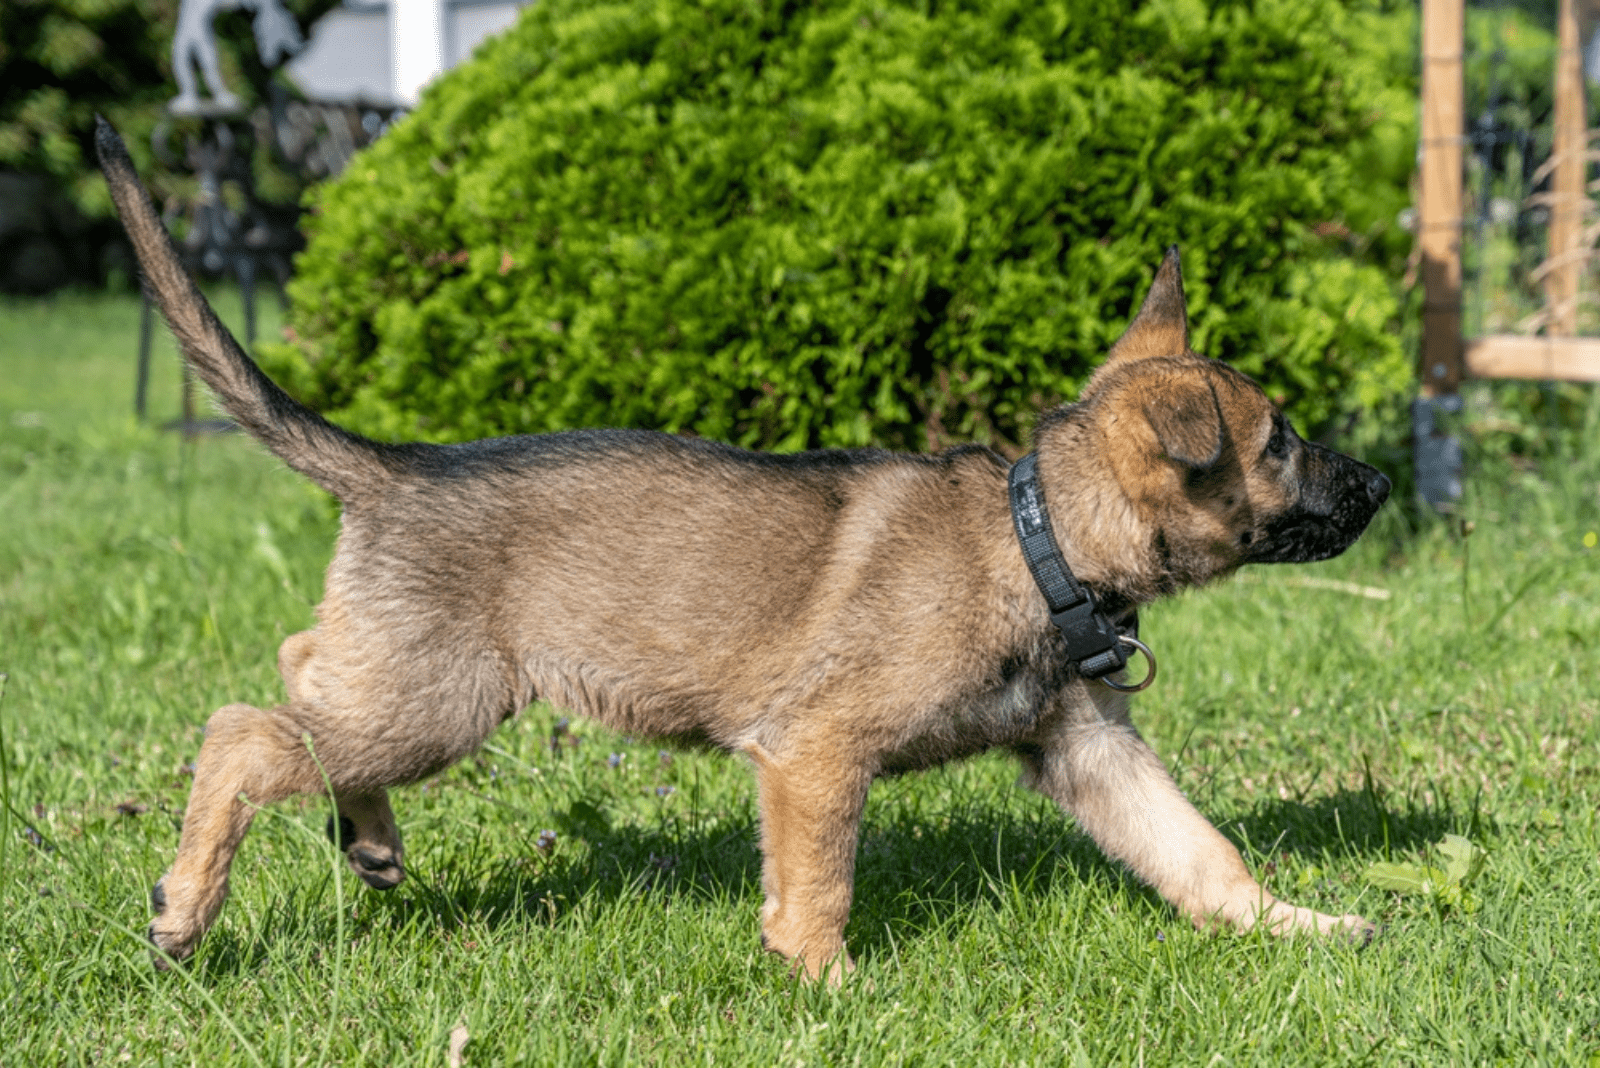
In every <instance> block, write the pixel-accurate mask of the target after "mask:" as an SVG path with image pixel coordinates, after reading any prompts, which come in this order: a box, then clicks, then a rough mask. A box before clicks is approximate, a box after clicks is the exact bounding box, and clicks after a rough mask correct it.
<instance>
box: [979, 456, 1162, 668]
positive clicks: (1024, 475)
mask: <svg viewBox="0 0 1600 1068" xmlns="http://www.w3.org/2000/svg"><path fill="white" fill-rule="evenodd" d="M1011 522H1012V525H1013V526H1015V527H1016V530H1017V542H1018V544H1019V545H1021V546H1022V558H1023V559H1024V560H1026V561H1027V562H1028V570H1029V571H1030V572H1031V573H1032V574H1033V581H1034V584H1035V585H1037V586H1038V587H1039V592H1040V593H1042V594H1044V599H1045V603H1046V604H1047V605H1049V606H1050V622H1052V623H1054V624H1055V625H1056V627H1057V629H1059V630H1060V631H1061V636H1062V637H1063V638H1064V639H1066V643H1067V656H1068V657H1070V658H1071V659H1072V662H1073V664H1074V665H1075V666H1076V667H1077V669H1078V674H1080V675H1082V676H1083V677H1084V678H1088V679H1096V680H1098V681H1100V682H1103V683H1105V684H1106V685H1107V686H1109V687H1111V688H1112V689H1113V690H1121V691H1123V692H1124V693H1137V692H1138V691H1140V690H1142V689H1144V688H1145V687H1147V686H1149V685H1150V684H1151V683H1152V682H1154V681H1155V679H1156V658H1155V654H1153V653H1152V652H1150V647H1149V646H1147V645H1145V644H1144V643H1143V642H1141V641H1140V640H1139V639H1138V637H1136V634H1137V628H1138V625H1139V621H1138V616H1137V615H1135V616H1134V617H1133V621H1132V624H1131V626H1130V627H1129V628H1128V629H1129V630H1131V631H1133V633H1128V631H1126V630H1124V629H1122V628H1119V627H1118V626H1117V624H1116V623H1114V622H1112V620H1111V618H1110V617H1109V616H1107V615H1106V614H1105V613H1104V612H1102V611H1101V610H1100V607H1099V605H1097V604H1096V603H1095V599H1094V594H1092V593H1090V592H1089V591H1088V590H1086V589H1084V587H1083V586H1082V585H1080V584H1079V582H1078V580H1077V579H1076V578H1074V577H1073V575H1072V569H1071V568H1069V567H1068V566H1067V561H1066V558H1065V557H1063V556H1062V555H1061V547H1060V546H1058V545H1057V544H1056V536H1055V531H1054V530H1052V529H1051V526H1050V513H1049V512H1048V511H1046V510H1045V505H1044V490H1043V488H1042V487H1041V486H1040V485H1039V459H1038V457H1037V456H1035V455H1034V454H1033V453H1031V452H1030V453H1029V454H1028V455H1026V456H1024V457H1023V458H1022V459H1020V460H1018V461H1017V462H1016V463H1015V464H1013V465H1012V467H1011ZM1130 649H1137V650H1139V652H1141V653H1143V654H1144V658H1145V660H1146V661H1147V662H1148V663H1149V665H1150V673H1149V674H1148V675H1146V676H1145V677H1144V678H1143V679H1142V680H1141V681H1139V682H1137V683H1135V684H1133V685H1131V686H1127V685H1124V684H1122V683H1120V682H1113V681H1112V680H1111V678H1110V677H1109V676H1110V675H1111V674H1112V673H1113V672H1116V671H1121V670H1122V669H1123V668H1124V667H1126V666H1127V663H1128V656H1129V650H1130Z"/></svg>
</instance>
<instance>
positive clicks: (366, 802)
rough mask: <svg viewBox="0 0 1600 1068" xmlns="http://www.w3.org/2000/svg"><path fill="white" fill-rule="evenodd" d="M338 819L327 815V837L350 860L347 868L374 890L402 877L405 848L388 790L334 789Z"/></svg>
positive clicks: (391, 886) (387, 887) (392, 885)
mask: <svg viewBox="0 0 1600 1068" xmlns="http://www.w3.org/2000/svg"><path fill="white" fill-rule="evenodd" d="M334 802H335V804H336V805H337V806H338V809H339V820H338V823H335V822H334V820H333V817H331V816H330V817H328V837H329V838H330V839H331V840H332V841H333V843H334V844H335V845H337V846H338V847H339V848H340V849H341V850H342V851H343V852H344V855H345V859H346V860H348V861H349V862H350V870H351V871H353V872H355V873H356V874H357V875H359V876H360V877H361V878H362V880H363V881H364V882H365V883H366V884H367V885H368V886H370V887H372V888H373V889H374V890H392V889H394V888H395V887H396V886H399V885H400V881H401V880H402V879H404V878H405V877H406V866H405V851H404V849H403V848H402V847H401V845H400V828H399V825H398V824H397V823H396V822H395V818H394V810H393V809H391V808H390V807H389V794H388V793H387V792H386V791H384V790H372V791H366V792H363V793H342V792H337V791H336V792H335V793H334Z"/></svg>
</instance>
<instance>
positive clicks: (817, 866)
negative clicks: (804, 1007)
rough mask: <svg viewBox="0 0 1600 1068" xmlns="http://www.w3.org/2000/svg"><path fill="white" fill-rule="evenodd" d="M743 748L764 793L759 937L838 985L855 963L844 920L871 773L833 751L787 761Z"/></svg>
mask: <svg viewBox="0 0 1600 1068" xmlns="http://www.w3.org/2000/svg"><path fill="white" fill-rule="evenodd" d="M746 752H748V753H749V754H750V756H751V758H752V759H753V760H754V761H755V764H756V781H757V787H758V790H759V793H760V799H761V857H762V859H761V888H762V890H763V891H765V893H766V903H765V904H764V905H763V906H762V909H761V944H762V945H763V946H765V947H766V948H767V949H769V950H771V951H772V952H774V953H779V954H782V955H783V956H784V957H787V958H788V959H789V960H790V961H792V962H793V963H794V964H795V966H796V967H799V968H803V969H804V970H805V973H806V976H807V977H808V978H810V979H821V978H824V977H826V978H827V980H828V982H829V983H831V984H833V985H835V986H837V985H839V984H840V983H841V982H842V981H843V979H844V973H845V972H847V971H850V970H851V969H852V968H853V967H854V965H853V964H852V962H851V960H850V955H849V954H848V953H847V952H845V946H844V925H845V922H846V921H847V920H848V919H849V918H850V898H851V891H852V882H853V880H854V877H855V864H856V837H857V834H858V832H859V830H860V825H861V810H862V807H863V806H864V805H865V804H866V799H867V788H868V787H869V786H870V785H871V783H872V775H871V773H870V771H868V770H866V769H859V768H849V767H841V766H840V764H839V759H838V754H837V753H836V752H825V753H821V754H819V755H818V756H817V757H816V758H813V759H800V758H798V757H797V755H795V754H786V757H785V759H783V760H782V761H780V760H779V759H778V758H777V757H776V756H774V755H773V754H772V753H769V752H767V751H766V750H764V749H762V748H761V747H760V746H758V745H751V746H748V747H747V748H746Z"/></svg>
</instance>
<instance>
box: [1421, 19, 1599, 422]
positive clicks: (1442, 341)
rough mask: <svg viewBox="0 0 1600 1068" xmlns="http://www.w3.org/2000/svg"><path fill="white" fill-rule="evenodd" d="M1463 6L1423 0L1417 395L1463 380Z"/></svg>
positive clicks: (1448, 389)
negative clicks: (1420, 253)
mask: <svg viewBox="0 0 1600 1068" xmlns="http://www.w3.org/2000/svg"><path fill="white" fill-rule="evenodd" d="M1564 2H1566V3H1571V0H1564ZM1464 8H1465V2H1464V0H1423V4H1422V143H1421V145H1420V149H1421V152H1420V156H1421V160H1420V163H1421V171H1422V174H1421V186H1422V202H1421V204H1420V205H1418V208H1419V210H1418V219H1417V225H1418V230H1417V239H1418V240H1417V243H1418V245H1419V246H1420V249H1421V252H1422V288H1423V298H1422V301H1423V303H1422V360H1421V366H1420V367H1419V368H1418V371H1419V374H1418V378H1419V379H1420V381H1421V383H1422V395H1423V396H1424V397H1430V398H1431V397H1437V396H1442V395H1449V394H1453V393H1455V392H1456V390H1457V388H1458V387H1459V385H1460V383H1461V151H1462V143H1463V142H1464V141H1465V140H1466V137H1465V128H1466V127H1465V123H1464V119H1463V113H1464V110H1465V109H1464V107H1463V103H1462V97H1463V88H1462V84H1463V83H1462V61H1461V60H1462V51H1463V47H1464V44H1465V31H1464V21H1465V19H1464ZM1580 136H1581V135H1580Z"/></svg>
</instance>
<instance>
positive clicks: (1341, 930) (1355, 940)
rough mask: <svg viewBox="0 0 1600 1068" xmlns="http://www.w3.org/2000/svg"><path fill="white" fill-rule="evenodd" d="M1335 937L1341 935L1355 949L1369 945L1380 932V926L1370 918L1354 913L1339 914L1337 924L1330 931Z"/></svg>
mask: <svg viewBox="0 0 1600 1068" xmlns="http://www.w3.org/2000/svg"><path fill="white" fill-rule="evenodd" d="M1331 933H1332V934H1333V935H1334V936H1335V937H1343V938H1344V939H1345V940H1346V941H1348V942H1349V943H1350V944H1351V945H1353V946H1355V947H1356V948H1357V949H1360V948H1363V947H1365V946H1370V945H1371V944H1372V943H1373V940H1374V939H1376V938H1377V937H1378V935H1379V934H1381V933H1382V928H1380V927H1379V926H1378V925H1377V924H1375V923H1373V922H1372V921H1371V920H1368V919H1366V918H1365V917H1362V916H1357V915H1355V914H1354V913H1351V914H1349V915H1345V916H1340V917H1339V920H1338V925H1337V926H1335V927H1334V928H1333V930H1332V932H1331Z"/></svg>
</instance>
